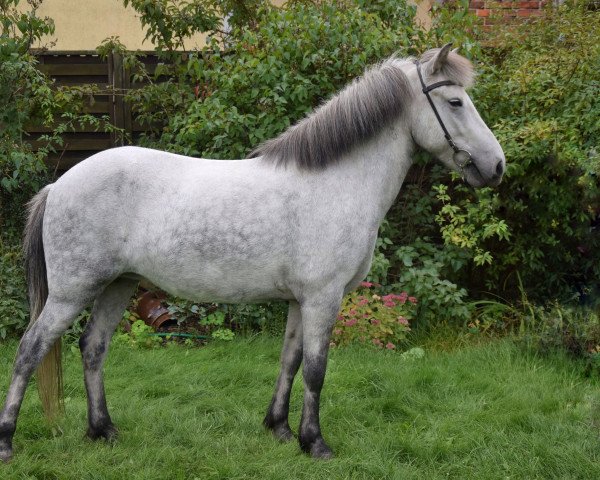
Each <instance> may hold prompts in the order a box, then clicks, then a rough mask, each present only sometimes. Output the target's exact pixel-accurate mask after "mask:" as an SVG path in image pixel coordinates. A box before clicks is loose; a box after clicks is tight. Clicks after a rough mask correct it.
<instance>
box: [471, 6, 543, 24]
mask: <svg viewBox="0 0 600 480" xmlns="http://www.w3.org/2000/svg"><path fill="white" fill-rule="evenodd" d="M546 3H548V0H540V1H521V0H504V1H502V0H495V1H488V0H471V1H470V2H469V7H470V8H469V9H470V10H471V11H472V12H473V13H475V15H477V16H478V17H480V18H481V19H482V20H483V24H484V26H485V28H486V30H490V29H491V28H492V25H497V24H499V23H510V22H514V21H519V20H523V19H527V18H530V17H533V16H538V15H542V14H543V12H544V6H545V5H546Z"/></svg>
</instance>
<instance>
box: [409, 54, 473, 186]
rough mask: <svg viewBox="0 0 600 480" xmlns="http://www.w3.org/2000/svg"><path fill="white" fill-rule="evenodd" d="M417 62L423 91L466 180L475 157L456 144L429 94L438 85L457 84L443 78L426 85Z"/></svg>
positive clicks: (453, 157)
mask: <svg viewBox="0 0 600 480" xmlns="http://www.w3.org/2000/svg"><path fill="white" fill-rule="evenodd" d="M415 64H416V66H417V73H418V74H419V80H420V81H421V86H422V87H423V90H422V91H423V93H424V94H425V96H426V97H427V100H428V101H429V105H431V109H432V110H433V113H435V117H436V118H437V121H438V123H439V124H440V127H442V130H443V131H444V137H445V138H446V141H447V142H448V145H450V147H452V150H454V154H453V155H452V159H453V160H454V163H456V165H457V166H458V168H459V169H460V173H461V175H462V177H463V180H464V178H465V172H464V169H465V167H466V166H468V165H471V164H472V163H473V157H472V156H471V154H470V153H469V152H468V151H467V150H465V149H464V148H458V147H457V146H456V144H455V143H454V140H452V136H451V135H450V133H449V132H448V129H447V128H446V125H444V122H443V121H442V117H440V114H439V112H438V111H437V108H435V104H434V103H433V100H432V99H431V95H429V92H431V91H432V90H434V89H436V88H438V87H444V86H446V85H457V84H456V83H454V82H453V81H452V80H442V81H441V82H436V83H432V84H431V85H425V81H424V80H423V75H422V73H421V64H420V63H419V61H418V60H417V61H415Z"/></svg>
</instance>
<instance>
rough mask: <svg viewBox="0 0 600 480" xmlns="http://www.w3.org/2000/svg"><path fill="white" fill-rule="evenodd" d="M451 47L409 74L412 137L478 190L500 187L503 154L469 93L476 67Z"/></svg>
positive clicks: (430, 54)
mask: <svg viewBox="0 0 600 480" xmlns="http://www.w3.org/2000/svg"><path fill="white" fill-rule="evenodd" d="M450 48H451V44H448V45H446V46H444V47H443V48H440V49H433V50H429V51H428V52H426V53H425V54H424V55H423V56H422V57H421V59H420V60H419V61H418V62H415V68H414V69H411V70H410V71H409V72H407V75H408V76H409V80H410V84H411V86H412V88H413V89H414V91H413V101H412V107H411V109H410V112H411V113H410V115H411V117H412V118H411V126H412V128H411V130H412V136H413V138H414V140H415V141H416V143H417V144H418V145H419V146H420V147H422V148H423V149H425V150H427V151H428V152H429V153H431V154H433V155H435V156H436V157H437V158H438V159H439V160H440V161H442V162H443V163H444V164H445V165H446V166H447V167H448V168H451V169H452V170H456V171H459V172H460V173H461V175H462V176H463V178H464V179H465V180H466V181H467V182H468V183H469V184H470V185H472V186H473V187H484V186H496V185H498V184H499V183H500V181H501V180H502V175H503V174H504V170H505V163H506V162H505V159H504V152H503V151H502V147H500V144H499V143H498V141H497V140H496V137H494V134H493V133H492V132H491V131H490V129H489V128H488V127H487V125H486V124H485V123H484V122H483V120H482V119H481V117H480V116H479V113H478V112H477V110H476V109H475V106H474V105H473V102H472V101H471V99H470V98H469V96H468V95H467V92H466V91H465V88H467V87H469V86H470V85H471V83H472V82H473V77H474V73H473V68H472V66H471V63H470V62H469V61H468V60H467V59H466V58H464V57H461V56H460V55H458V54H457V53H455V52H454V51H451V50H450Z"/></svg>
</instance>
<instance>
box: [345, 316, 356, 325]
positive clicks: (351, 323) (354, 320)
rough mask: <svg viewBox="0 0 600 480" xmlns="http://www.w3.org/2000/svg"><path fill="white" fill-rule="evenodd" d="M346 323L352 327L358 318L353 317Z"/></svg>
mask: <svg viewBox="0 0 600 480" xmlns="http://www.w3.org/2000/svg"><path fill="white" fill-rule="evenodd" d="M344 325H346V326H347V327H352V326H353V325H356V318H351V319H350V320H348V321H347V322H346V323H344Z"/></svg>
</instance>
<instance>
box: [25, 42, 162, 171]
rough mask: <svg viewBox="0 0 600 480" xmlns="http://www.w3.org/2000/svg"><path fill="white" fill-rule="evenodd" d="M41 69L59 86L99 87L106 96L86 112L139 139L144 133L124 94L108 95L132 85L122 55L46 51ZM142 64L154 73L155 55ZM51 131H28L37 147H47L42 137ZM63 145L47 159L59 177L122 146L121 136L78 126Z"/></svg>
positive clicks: (87, 105) (89, 103)
mask: <svg viewBox="0 0 600 480" xmlns="http://www.w3.org/2000/svg"><path fill="white" fill-rule="evenodd" d="M37 58H38V60H39V69H40V71H41V72H42V73H44V74H46V75H48V76H49V77H50V78H52V79H53V80H54V82H55V85H56V86H77V85H81V86H84V85H90V84H93V85H96V86H97V87H98V88H99V89H100V91H103V92H107V93H106V94H100V95H94V97H93V99H90V100H86V103H85V106H84V111H85V112H86V113H89V114H92V115H93V116H95V117H97V118H101V117H106V116H107V117H108V118H110V123H111V124H112V125H114V126H116V127H118V128H120V129H123V130H124V131H125V132H126V134H127V135H129V137H131V138H134V137H138V136H139V134H140V133H141V132H143V131H144V128H143V126H142V125H139V123H138V122H136V121H135V120H134V118H133V114H132V111H131V106H130V105H129V104H128V103H127V102H125V101H124V99H123V96H122V95H112V94H108V92H110V91H117V92H122V91H124V90H127V89H129V88H132V85H131V81H130V80H131V76H130V73H129V72H127V71H126V70H125V68H124V66H123V60H122V58H121V57H120V56H119V55H109V56H108V58H106V59H103V58H102V57H100V55H98V54H97V53H95V52H87V51H84V52H44V53H41V54H38V56H37ZM143 61H144V62H145V63H147V64H149V67H150V70H153V69H154V67H155V65H156V63H157V62H158V59H157V57H156V55H155V54H153V53H147V54H146V57H145V58H144V59H143ZM51 131H52V127H46V126H40V125H32V126H29V127H28V128H27V132H28V133H29V135H30V141H31V144H32V146H33V147H34V148H40V147H42V146H44V145H45V143H44V141H43V140H41V139H40V137H41V136H42V135H44V134H47V133H49V132H51ZM62 138H63V141H64V145H63V146H62V147H59V148H57V152H56V153H52V154H50V155H49V156H48V159H47V164H48V167H49V168H51V169H53V170H54V171H56V172H57V173H58V174H60V173H62V172H64V171H66V170H68V169H69V168H71V167H72V166H73V165H75V164H77V163H78V162H80V161H81V160H84V159H85V158H87V157H89V156H91V155H93V154H94V153H97V152H99V151H102V150H106V149H107V148H111V147H116V146H120V145H122V144H123V142H122V140H121V138H120V136H119V135H116V134H111V133H109V132H105V131H102V130H99V131H98V130H96V128H95V127H92V126H89V125H84V126H76V128H75V130H74V131H73V132H69V133H65V134H64V135H62Z"/></svg>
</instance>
